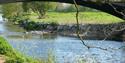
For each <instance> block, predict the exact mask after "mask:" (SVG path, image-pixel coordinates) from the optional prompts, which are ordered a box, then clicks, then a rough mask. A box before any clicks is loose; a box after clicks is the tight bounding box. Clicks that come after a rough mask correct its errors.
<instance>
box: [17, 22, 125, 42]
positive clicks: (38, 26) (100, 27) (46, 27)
mask: <svg viewBox="0 0 125 63" xmlns="http://www.w3.org/2000/svg"><path fill="white" fill-rule="evenodd" d="M19 25H20V26H21V27H23V28H24V29H26V30H27V32H25V33H26V34H27V33H31V34H41V35H42V34H52V33H55V34H59V35H63V36H70V37H77V34H76V32H77V25H76V24H70V25H59V24H57V23H53V22H52V23H40V22H31V21H22V22H20V23H19ZM79 26H80V30H79V32H80V35H81V37H83V39H92V40H104V39H105V40H117V41H123V40H124V30H125V28H124V26H125V23H124V22H121V23H114V24H84V25H83V24H80V25H79Z"/></svg>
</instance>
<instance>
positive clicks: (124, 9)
mask: <svg viewBox="0 0 125 63" xmlns="http://www.w3.org/2000/svg"><path fill="white" fill-rule="evenodd" d="M30 1H49V2H61V3H70V4H74V1H73V0H0V4H4V3H15V2H30ZM75 1H76V3H77V4H78V5H81V6H86V7H90V8H94V9H97V10H100V11H103V12H106V13H109V14H111V15H114V16H116V17H119V18H121V19H124V20H125V0H75Z"/></svg>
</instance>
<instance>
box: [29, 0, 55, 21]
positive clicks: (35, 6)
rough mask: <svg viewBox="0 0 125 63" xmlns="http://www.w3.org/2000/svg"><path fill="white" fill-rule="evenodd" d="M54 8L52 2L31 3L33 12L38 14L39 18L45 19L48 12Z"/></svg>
mask: <svg viewBox="0 0 125 63" xmlns="http://www.w3.org/2000/svg"><path fill="white" fill-rule="evenodd" d="M52 7H53V4H51V3H50V2H31V3H30V8H31V9H32V10H33V12H35V13H37V14H38V16H39V18H40V19H41V18H44V17H45V14H46V11H48V10H49V9H50V8H52Z"/></svg>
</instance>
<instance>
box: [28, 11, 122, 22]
mask: <svg viewBox="0 0 125 63" xmlns="http://www.w3.org/2000/svg"><path fill="white" fill-rule="evenodd" d="M75 13H76V12H67V13H63V12H47V14H46V18H44V19H38V16H37V14H35V13H32V14H31V15H28V16H29V18H30V20H32V21H35V22H46V23H48V22H56V23H59V24H74V23H76V20H75ZM79 22H80V23H81V24H88V23H89V24H109V23H118V22H123V20H121V19H119V18H117V17H114V16H112V15H109V14H107V13H103V12H80V13H79Z"/></svg>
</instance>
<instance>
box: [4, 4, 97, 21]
mask: <svg viewBox="0 0 125 63" xmlns="http://www.w3.org/2000/svg"><path fill="white" fill-rule="evenodd" d="M50 11H51V12H55V11H57V12H74V11H76V8H75V6H74V5H73V4H64V3H63V4H62V3H56V2H23V3H9V4H3V5H2V13H3V16H4V17H6V18H7V19H11V18H15V19H16V18H17V17H19V16H23V15H26V14H30V13H32V12H34V13H36V14H37V15H38V16H39V19H41V18H45V16H46V12H50ZM79 11H96V10H93V9H90V8H87V7H82V6H79Z"/></svg>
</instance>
